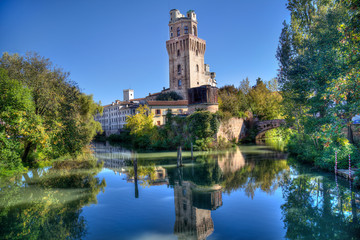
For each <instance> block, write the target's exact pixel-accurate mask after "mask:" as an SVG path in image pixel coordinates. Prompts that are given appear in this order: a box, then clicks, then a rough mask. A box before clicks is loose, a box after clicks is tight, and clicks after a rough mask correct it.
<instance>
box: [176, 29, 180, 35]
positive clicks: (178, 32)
mask: <svg viewBox="0 0 360 240" xmlns="http://www.w3.org/2000/svg"><path fill="white" fill-rule="evenodd" d="M177 36H180V28H177Z"/></svg>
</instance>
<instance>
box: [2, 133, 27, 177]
mask: <svg viewBox="0 0 360 240" xmlns="http://www.w3.org/2000/svg"><path fill="white" fill-rule="evenodd" d="M20 148H21V146H20V144H19V143H18V142H17V141H16V140H13V139H9V138H7V136H6V135H5V133H4V132H0V174H1V175H5V176H6V175H12V174H14V173H17V172H21V171H24V170H25V168H24V167H23V165H22V161H21V157H20V156H21V155H20V152H21V151H20Z"/></svg>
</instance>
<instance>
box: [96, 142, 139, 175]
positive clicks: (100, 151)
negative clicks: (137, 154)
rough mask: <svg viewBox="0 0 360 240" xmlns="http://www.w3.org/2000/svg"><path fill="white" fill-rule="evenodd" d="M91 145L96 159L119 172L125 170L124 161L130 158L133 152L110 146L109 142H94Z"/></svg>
mask: <svg viewBox="0 0 360 240" xmlns="http://www.w3.org/2000/svg"><path fill="white" fill-rule="evenodd" d="M92 145H93V146H94V147H95V153H94V155H95V157H96V158H97V159H98V161H103V162H104V167H106V168H109V169H112V170H114V172H115V173H117V172H119V174H121V173H125V172H127V170H126V168H125V167H126V163H125V161H126V160H131V159H132V158H133V155H134V153H132V152H131V151H129V150H127V149H125V148H122V147H118V146H112V145H110V144H109V142H94V143H92Z"/></svg>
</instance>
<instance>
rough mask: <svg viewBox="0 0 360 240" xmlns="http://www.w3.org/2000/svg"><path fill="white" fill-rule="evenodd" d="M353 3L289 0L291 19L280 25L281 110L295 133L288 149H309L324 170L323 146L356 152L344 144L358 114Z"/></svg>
mask: <svg viewBox="0 0 360 240" xmlns="http://www.w3.org/2000/svg"><path fill="white" fill-rule="evenodd" d="M356 2H357V3H358V1H351V0H349V1H326V0H305V1H295V0H289V1H288V9H289V10H290V11H291V23H290V25H287V24H284V28H283V31H282V33H281V35H280V41H279V48H278V51H277V58H278V60H279V65H280V69H279V77H278V78H279V82H280V88H281V90H282V93H283V97H284V109H285V112H286V113H287V119H288V120H289V121H288V122H289V123H290V124H291V125H293V126H295V127H296V129H297V132H298V134H297V135H296V137H294V138H292V141H293V143H291V144H292V145H294V147H291V148H289V149H290V150H291V151H295V152H296V154H304V153H306V152H311V153H314V154H311V155H312V159H313V161H315V163H316V164H317V165H319V166H322V167H326V168H329V167H331V166H329V165H328V164H325V163H326V162H324V161H325V160H324V159H325V158H328V156H329V149H330V150H331V149H333V150H334V149H340V150H341V151H348V149H353V150H352V151H351V152H349V153H351V154H353V153H354V151H355V152H356V151H357V150H354V148H352V147H351V146H348V144H351V143H352V140H353V139H352V134H351V127H350V125H351V119H352V117H353V116H355V115H356V114H358V113H359V112H360V101H359V99H360V98H359V97H360V90H359V88H358V84H359V73H360V64H359V61H358V60H359V55H360V54H359V32H358V26H355V25H353V24H354V23H357V22H358V19H354V17H355V18H356V16H358V15H357V14H358V12H359V10H358V7H356V6H357V5H356ZM346 126H348V136H347V137H348V139H349V140H350V143H348V142H347V141H345V140H344V139H345V137H346V136H345V135H344V133H343V131H342V130H343V129H344V128H345V127H346ZM295 146H296V147H295ZM297 149H298V150H299V149H303V150H305V151H301V150H299V152H298V151H297ZM330 152H331V151H330ZM331 155H333V154H332V153H331ZM314 159H315V160H314ZM329 161H332V159H331V158H330V159H329Z"/></svg>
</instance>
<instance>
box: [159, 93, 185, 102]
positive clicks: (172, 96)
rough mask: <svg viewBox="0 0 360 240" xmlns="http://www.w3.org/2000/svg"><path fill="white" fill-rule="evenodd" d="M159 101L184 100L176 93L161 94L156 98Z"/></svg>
mask: <svg viewBox="0 0 360 240" xmlns="http://www.w3.org/2000/svg"><path fill="white" fill-rule="evenodd" d="M156 100H157V101H177V100H183V97H182V96H180V95H179V94H177V93H176V92H166V93H161V94H159V95H158V96H157V97H156Z"/></svg>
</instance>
